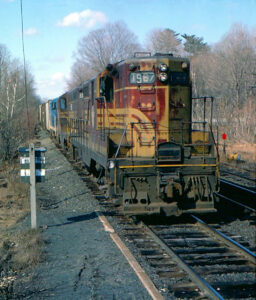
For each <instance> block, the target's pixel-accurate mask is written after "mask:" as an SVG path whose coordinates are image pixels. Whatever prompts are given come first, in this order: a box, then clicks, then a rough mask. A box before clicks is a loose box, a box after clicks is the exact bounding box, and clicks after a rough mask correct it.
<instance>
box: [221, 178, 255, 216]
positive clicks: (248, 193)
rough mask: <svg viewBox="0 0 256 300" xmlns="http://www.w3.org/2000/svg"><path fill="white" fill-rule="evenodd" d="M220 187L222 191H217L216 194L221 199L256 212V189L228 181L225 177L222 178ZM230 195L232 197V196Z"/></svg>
mask: <svg viewBox="0 0 256 300" xmlns="http://www.w3.org/2000/svg"><path fill="white" fill-rule="evenodd" d="M220 187H221V188H220V193H216V196H218V197H219V198H220V199H223V200H224V201H228V202H229V203H233V204H235V205H238V206H240V207H243V208H244V209H247V210H249V211H251V212H253V213H255V209H256V198H255V196H256V192H255V191H254V190H252V189H250V188H245V187H243V186H241V185H239V184H236V183H233V182H230V181H227V180H225V179H221V180H220ZM230 195H231V197H232V199H231V198H230Z"/></svg>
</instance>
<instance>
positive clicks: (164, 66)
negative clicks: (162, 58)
mask: <svg viewBox="0 0 256 300" xmlns="http://www.w3.org/2000/svg"><path fill="white" fill-rule="evenodd" d="M158 69H159V70H160V71H161V72H166V71H167V69H168V67H167V65H166V64H164V63H161V64H159V65H158Z"/></svg>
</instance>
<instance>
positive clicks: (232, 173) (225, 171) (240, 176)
mask: <svg viewBox="0 0 256 300" xmlns="http://www.w3.org/2000/svg"><path fill="white" fill-rule="evenodd" d="M220 173H226V174H230V175H234V176H236V177H239V178H243V179H246V180H248V181H253V182H254V183H255V182H256V179H255V178H248V177H246V176H244V175H239V174H236V173H234V172H231V171H227V170H223V169H220Z"/></svg>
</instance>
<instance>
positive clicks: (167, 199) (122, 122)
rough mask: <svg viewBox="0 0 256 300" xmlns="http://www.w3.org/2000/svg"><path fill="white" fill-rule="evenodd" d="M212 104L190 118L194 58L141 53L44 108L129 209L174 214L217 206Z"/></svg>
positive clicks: (61, 137)
mask: <svg viewBox="0 0 256 300" xmlns="http://www.w3.org/2000/svg"><path fill="white" fill-rule="evenodd" d="M210 100H212V98H211V99H210ZM210 102H211V101H210ZM207 104H208V101H207V97H203V98H202V101H201V104H200V106H201V108H202V111H203V112H204V113H203V118H202V120H192V109H193V99H192V83H191V79H190V63H189V60H188V59H186V58H181V57H174V56H173V55H171V54H160V53H157V54H155V55H154V56H151V55H150V54H148V53H136V54H135V55H134V57H133V58H130V59H126V60H123V61H121V62H118V63H116V64H109V65H107V66H106V69H105V70H103V71H102V72H101V73H100V74H98V75H97V76H95V77H93V78H91V79H90V80H88V81H86V82H84V83H82V84H81V85H80V86H78V87H76V88H74V89H73V90H71V91H68V92H66V93H65V94H63V95H61V96H60V97H58V98H57V99H54V100H50V101H48V104H42V105H41V108H40V112H41V122H42V123H43V124H45V125H44V126H45V127H46V128H48V130H50V131H51V133H52V134H53V135H54V136H55V137H56V139H57V140H58V141H59V143H60V144H61V145H62V146H63V147H66V148H70V149H72V151H73V154H74V157H76V158H79V159H81V160H82V161H83V162H84V163H85V164H86V165H87V166H88V167H89V168H90V170H91V172H92V173H94V175H95V176H96V177H97V178H98V181H99V182H101V183H103V184H105V185H107V186H108V195H109V197H110V198H111V199H114V201H115V202H116V203H117V205H120V207H121V210H122V212H123V213H124V214H130V215H138V214H139V215H145V214H159V213H163V214H165V215H168V216H170V215H179V214H181V213H185V212H200V213H201V212H202V213H203V212H213V211H215V208H214V202H215V192H216V190H217V189H218V181H219V180H218V176H219V175H218V153H217V146H216V143H215V140H214V135H213V131H212V126H211V122H207V121H206V117H205V112H206V105H207ZM46 105H48V110H47V107H44V106H46ZM210 106H211V108H212V103H210ZM47 114H48V117H47ZM46 118H47V120H48V121H47V122H48V123H47V122H46V121H45V120H46ZM49 123H50V124H49ZM47 124H48V125H47ZM47 126H48V127H47Z"/></svg>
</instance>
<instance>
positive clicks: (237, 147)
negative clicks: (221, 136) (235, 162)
mask: <svg viewBox="0 0 256 300" xmlns="http://www.w3.org/2000/svg"><path fill="white" fill-rule="evenodd" d="M234 153H236V154H240V155H241V159H242V160H245V161H247V162H249V163H256V144H249V143H237V144H227V145H226V157H228V156H230V155H231V154H234ZM220 154H221V156H223V145H221V146H220Z"/></svg>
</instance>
